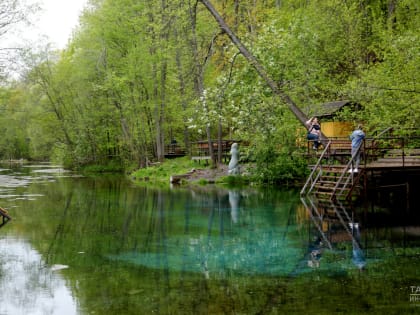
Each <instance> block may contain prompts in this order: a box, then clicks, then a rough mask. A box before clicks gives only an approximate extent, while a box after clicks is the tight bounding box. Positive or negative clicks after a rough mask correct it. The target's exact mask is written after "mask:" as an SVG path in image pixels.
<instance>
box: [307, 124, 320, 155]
mask: <svg viewBox="0 0 420 315" xmlns="http://www.w3.org/2000/svg"><path fill="white" fill-rule="evenodd" d="M306 127H307V128H308V135H307V137H306V138H307V139H308V140H311V141H313V142H314V146H313V149H314V150H318V147H319V145H320V142H319V137H320V135H321V126H320V125H319V122H318V118H316V117H312V118H311V119H309V120H308V121H306Z"/></svg>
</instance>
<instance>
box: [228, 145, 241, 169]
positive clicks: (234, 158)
mask: <svg viewBox="0 0 420 315" xmlns="http://www.w3.org/2000/svg"><path fill="white" fill-rule="evenodd" d="M230 154H231V159H230V162H229V166H228V168H229V171H228V174H229V175H238V174H239V150H238V144H237V143H236V142H235V143H232V146H231V148H230Z"/></svg>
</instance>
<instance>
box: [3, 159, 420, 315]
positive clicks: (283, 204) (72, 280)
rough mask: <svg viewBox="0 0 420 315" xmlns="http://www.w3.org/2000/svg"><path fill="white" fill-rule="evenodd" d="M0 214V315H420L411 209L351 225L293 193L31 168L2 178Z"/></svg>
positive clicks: (419, 266)
mask: <svg viewBox="0 0 420 315" xmlns="http://www.w3.org/2000/svg"><path fill="white" fill-rule="evenodd" d="M397 199H398V198H397ZM382 204H383V203H382ZM0 206H1V207H3V208H6V209H7V210H8V212H9V214H10V215H11V216H12V218H13V220H12V221H10V222H8V223H7V224H6V225H4V226H3V227H1V228H0V248H1V250H0V314H1V315H20V314H22V315H23V314H24V315H27V314H42V315H44V314H60V315H62V314H101V315H102V314H104V315H106V314H113V315H114V314H419V313H420V218H419V213H418V212H419V210H415V209H412V208H410V206H409V205H407V203H405V202H404V201H401V202H392V203H388V205H387V203H385V206H384V205H382V206H377V205H374V204H372V203H370V204H367V205H363V206H362V207H359V208H355V209H348V211H347V212H348V214H349V216H350V217H351V223H353V225H352V226H351V225H349V222H348V221H346V220H344V221H342V220H338V219H337V218H336V217H334V216H329V215H328V213H326V212H325V213H323V214H322V215H320V216H314V214H313V213H309V212H308V211H307V209H306V208H305V206H304V205H303V204H302V202H301V200H300V199H299V196H298V192H297V191H294V190H280V189H273V188H264V189H256V188H246V189H225V188H220V187H219V188H216V187H211V186H206V187H196V188H188V189H187V188H169V187H168V188H167V189H153V188H144V187H138V186H135V185H134V184H133V183H130V182H129V181H127V180H125V179H123V178H121V177H105V176H104V177H95V178H88V177H81V176H75V175H74V174H72V173H70V172H66V171H64V170H63V169H61V168H59V167H53V166H48V165H38V166H26V167H20V168H10V167H8V168H4V169H1V170H0ZM352 210H354V212H353V211H352ZM356 223H357V224H356Z"/></svg>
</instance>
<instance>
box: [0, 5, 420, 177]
mask: <svg viewBox="0 0 420 315" xmlns="http://www.w3.org/2000/svg"><path fill="white" fill-rule="evenodd" d="M392 4H393V5H392V6H391V5H389V6H388V5H385V2H384V1H381V0H372V1H367V2H360V1H345V2H343V1H339V0H323V1H321V0H316V1H291V0H290V1H289V0H286V1H280V2H278V1H277V2H258V3H256V4H255V5H254V4H250V3H247V2H243V3H237V6H233V5H222V4H221V3H219V2H216V3H215V6H216V8H217V9H218V10H219V11H220V13H221V15H222V16H224V19H225V20H226V22H227V23H228V24H229V25H230V27H231V28H232V30H234V32H235V33H236V35H238V37H239V38H241V41H242V42H243V43H244V44H245V45H246V46H247V48H248V49H249V50H250V51H251V52H252V54H253V55H255V56H256V57H257V59H258V60H259V62H260V63H261V64H262V65H263V66H264V67H265V69H266V70H267V72H268V74H269V76H270V77H271V78H272V79H273V80H275V81H276V82H277V83H278V84H279V86H280V87H281V89H282V90H283V91H284V92H285V93H286V94H287V95H289V96H290V97H291V99H292V100H293V101H294V102H295V103H296V104H297V105H298V106H299V107H300V108H301V109H302V110H303V111H304V112H310V111H316V106H314V104H320V103H324V102H328V101H334V100H339V99H350V100H353V101H357V102H359V103H360V104H362V105H363V108H364V112H363V115H362V116H356V115H355V114H354V113H352V112H351V111H348V112H344V113H343V115H342V118H345V119H347V120H352V121H359V120H363V121H364V122H365V124H366V125H367V127H368V129H371V130H373V129H375V130H376V129H381V128H384V127H387V126H399V127H414V128H417V122H418V121H419V120H420V117H419V113H420V111H419V106H420V105H419V104H420V99H419V96H418V95H419V92H418V91H419V83H418V82H419V81H420V80H419V73H420V71H419V70H420V69H419V64H420V62H419V54H418V51H419V42H420V41H419V33H418V29H419V26H420V25H419V18H418V12H419V10H420V8H419V6H420V5H419V3H418V1H414V0H403V1H394V2H393V3H392ZM91 5H92V6H91V8H90V9H89V10H87V11H86V12H84V13H83V15H82V17H81V24H80V28H79V30H78V31H77V32H76V33H75V35H74V37H73V39H72V41H71V42H70V44H69V46H68V47H67V49H65V50H64V51H61V52H57V51H50V50H49V49H48V47H46V49H45V50H44V51H32V52H30V53H29V54H28V55H26V56H25V63H26V65H27V69H28V70H27V72H26V76H25V80H24V81H22V82H19V85H18V86H17V85H15V86H10V87H4V88H3V89H2V92H1V95H0V99H1V108H2V109H3V108H4V109H5V110H4V111H2V112H0V120H1V121H3V125H4V126H6V127H5V128H3V131H2V133H1V134H2V137H1V139H2V140H1V141H0V147H1V149H0V155H1V156H2V157H6V158H21V157H23V158H33V159H50V160H54V161H56V162H60V163H63V164H64V165H66V166H69V167H81V166H86V165H108V163H110V161H111V162H112V163H115V164H116V165H122V166H124V167H127V166H128V165H138V166H140V167H145V166H146V165H148V163H150V162H156V161H158V160H162V158H163V155H164V153H165V150H164V145H165V144H168V143H169V142H170V139H174V138H175V139H177V141H178V143H179V144H180V145H182V146H185V147H186V149H187V150H188V149H189V143H190V142H192V141H195V140H203V139H206V138H207V137H212V138H218V137H222V138H230V139H241V140H244V141H246V142H249V143H250V146H249V150H248V152H247V154H246V155H247V157H248V159H251V160H252V159H253V160H254V161H255V162H256V163H257V172H256V174H255V176H256V178H257V179H258V180H259V181H262V182H291V181H292V180H293V179H295V178H297V177H300V176H302V175H304V174H305V172H306V171H305V167H304V164H305V163H304V161H303V160H302V159H301V157H300V153H299V151H298V149H296V139H295V138H296V137H297V136H298V135H299V129H302V127H301V126H299V125H298V123H297V122H296V119H295V117H294V116H293V115H291V114H290V111H289V108H288V107H287V106H286V105H285V104H284V102H283V101H282V100H281V99H278V98H277V97H273V92H272V90H271V89H269V88H268V87H267V85H266V83H265V82H263V81H262V79H261V78H260V77H259V76H258V74H257V72H256V71H255V69H254V67H253V66H252V65H251V64H249V62H247V61H246V59H245V58H244V57H243V56H242V55H240V54H239V53H238V50H237V48H236V47H235V45H233V44H232V43H231V41H230V39H229V38H228V37H227V36H225V34H224V33H221V32H220V30H219V28H218V26H217V24H216V23H215V21H214V20H213V18H212V16H211V15H210V14H209V13H208V12H207V11H206V10H205V8H204V6H202V4H201V3H198V5H197V7H190V6H189V5H190V4H189V3H188V2H182V1H181V2H165V3H162V2H144V1H134V0H124V1H116V0H104V1H94V2H92V3H91ZM219 5H220V6H219ZM155 171H156V175H158V176H161V177H168V176H169V175H170V173H171V172H168V171H165V170H163V169H161V170H155Z"/></svg>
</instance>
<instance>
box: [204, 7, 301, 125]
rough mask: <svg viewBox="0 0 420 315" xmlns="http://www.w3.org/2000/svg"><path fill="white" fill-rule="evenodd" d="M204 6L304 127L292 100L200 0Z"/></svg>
mask: <svg viewBox="0 0 420 315" xmlns="http://www.w3.org/2000/svg"><path fill="white" fill-rule="evenodd" d="M200 1H201V2H202V3H203V4H204V6H205V7H206V8H207V9H208V10H209V11H210V13H211V14H212V15H213V17H214V18H215V19H216V21H217V23H218V24H219V26H220V28H221V29H222V30H223V31H224V32H225V33H226V34H227V35H228V36H229V38H230V39H231V41H232V42H233V43H234V44H235V46H236V47H237V48H238V49H239V51H240V52H241V54H242V55H243V56H244V57H245V58H246V59H247V60H248V61H249V63H250V64H251V65H252V66H253V67H254V68H255V70H256V71H257V72H258V74H259V75H260V77H261V78H263V79H264V81H265V82H267V84H268V85H269V86H270V88H271V89H272V91H273V92H274V94H275V95H277V96H278V97H280V99H281V100H282V101H283V102H285V103H286V104H287V105H288V107H289V109H290V110H291V111H292V112H293V114H294V115H295V116H296V118H297V119H298V120H299V121H300V122H301V123H302V124H303V125H304V126H305V127H306V124H305V122H306V121H307V120H308V117H307V116H306V115H305V114H304V113H303V112H302V111H301V110H300V108H298V107H297V105H296V104H295V103H294V102H293V101H292V99H291V98H290V97H289V96H288V95H287V94H286V93H284V92H283V91H282V90H281V89H280V88H279V86H278V85H277V83H276V82H275V81H274V80H272V79H271V78H270V76H269V75H268V73H267V71H266V70H265V69H264V67H263V66H262V65H261V64H260V63H259V61H258V60H257V59H256V58H255V57H254V56H253V55H252V54H251V53H250V52H249V51H248V49H247V48H246V47H245V46H244V45H243V44H242V43H241V41H240V40H239V39H238V38H237V37H236V35H235V34H234V33H233V32H232V31H231V29H230V28H229V26H228V25H227V24H226V22H225V21H224V20H223V18H222V17H221V16H220V14H219V13H218V12H217V11H216V9H215V8H214V7H213V6H212V4H211V3H210V1H208V0H200Z"/></svg>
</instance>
